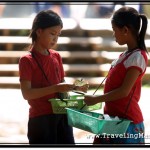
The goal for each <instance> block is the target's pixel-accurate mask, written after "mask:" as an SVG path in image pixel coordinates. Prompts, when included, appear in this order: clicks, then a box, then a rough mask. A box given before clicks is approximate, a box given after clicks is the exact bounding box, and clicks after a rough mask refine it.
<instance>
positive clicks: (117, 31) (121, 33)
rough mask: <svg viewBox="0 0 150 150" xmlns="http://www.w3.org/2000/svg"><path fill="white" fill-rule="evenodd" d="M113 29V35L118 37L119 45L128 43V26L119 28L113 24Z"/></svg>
mask: <svg viewBox="0 0 150 150" xmlns="http://www.w3.org/2000/svg"><path fill="white" fill-rule="evenodd" d="M112 29H113V36H114V37H115V39H116V42H117V43H118V44H119V45H124V44H127V42H126V37H127V32H126V27H123V28H119V27H117V26H115V25H114V24H112Z"/></svg>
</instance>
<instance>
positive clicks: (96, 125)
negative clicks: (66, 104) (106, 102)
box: [66, 108, 131, 134]
mask: <svg viewBox="0 0 150 150" xmlns="http://www.w3.org/2000/svg"><path fill="white" fill-rule="evenodd" d="M66 109H67V116H68V123H69V125H70V126H73V127H76V128H79V129H82V130H85V131H88V132H92V133H94V134H104V133H105V134H124V133H126V130H127V128H128V126H129V124H130V122H131V121H130V120H126V119H123V120H122V119H121V118H120V120H115V119H114V117H111V119H112V120H105V119H99V117H101V118H102V117H103V114H99V113H96V112H89V111H81V110H77V109H70V108H66Z"/></svg>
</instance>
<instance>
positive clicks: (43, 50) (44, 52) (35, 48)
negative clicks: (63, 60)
mask: <svg viewBox="0 0 150 150" xmlns="http://www.w3.org/2000/svg"><path fill="white" fill-rule="evenodd" d="M33 49H34V50H35V51H37V52H39V53H41V54H42V55H49V51H48V50H47V49H42V48H39V47H37V46H35V45H34V46H33Z"/></svg>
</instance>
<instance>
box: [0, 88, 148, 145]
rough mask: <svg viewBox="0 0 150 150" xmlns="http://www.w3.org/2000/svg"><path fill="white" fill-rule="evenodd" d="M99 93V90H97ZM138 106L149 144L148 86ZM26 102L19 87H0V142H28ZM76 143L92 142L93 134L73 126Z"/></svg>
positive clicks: (143, 90) (143, 89)
mask: <svg viewBox="0 0 150 150" xmlns="http://www.w3.org/2000/svg"><path fill="white" fill-rule="evenodd" d="M98 92H99V93H100V91H98ZM139 104H140V106H141V109H142V112H143V115H144V119H145V135H146V136H147V137H149V138H147V139H146V143H149V144H150V88H145V87H143V88H142V95H141V100H140V103H139ZM28 108H29V106H28V103H27V101H25V100H24V99H23V98H22V95H21V91H20V90H19V89H0V143H1V144H2V143H6V144H9V143H10V144H11V143H20V144H25V143H27V144H28V139H27V136H26V134H27V122H28ZM100 112H102V110H100ZM74 136H75V141H76V143H77V144H84V143H85V144H87V143H92V141H93V137H94V134H92V133H89V132H85V131H83V130H80V129H76V128H74Z"/></svg>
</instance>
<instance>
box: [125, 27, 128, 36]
mask: <svg viewBox="0 0 150 150" xmlns="http://www.w3.org/2000/svg"><path fill="white" fill-rule="evenodd" d="M128 32H129V29H128V27H127V26H124V34H125V35H127V34H128Z"/></svg>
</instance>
